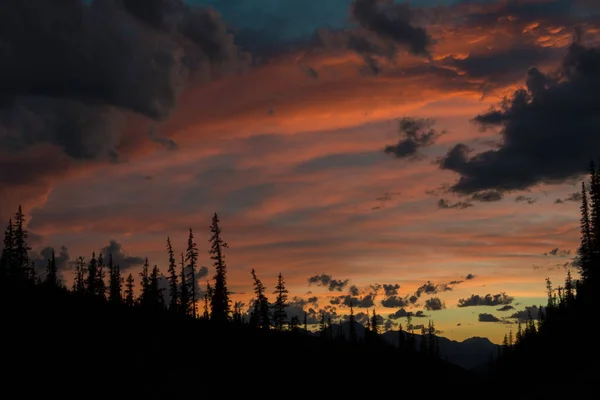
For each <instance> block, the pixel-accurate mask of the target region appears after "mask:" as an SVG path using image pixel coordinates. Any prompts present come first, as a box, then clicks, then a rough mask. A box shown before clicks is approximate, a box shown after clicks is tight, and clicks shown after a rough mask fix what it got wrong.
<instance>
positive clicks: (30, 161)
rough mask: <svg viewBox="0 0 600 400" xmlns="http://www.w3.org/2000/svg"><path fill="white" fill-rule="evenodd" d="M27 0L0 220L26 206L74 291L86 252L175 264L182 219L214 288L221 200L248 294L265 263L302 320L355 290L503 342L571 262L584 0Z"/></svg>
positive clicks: (381, 306)
mask: <svg viewBox="0 0 600 400" xmlns="http://www.w3.org/2000/svg"><path fill="white" fill-rule="evenodd" d="M22 3H23V2H8V4H3V5H0V26H2V29H1V30H0V65H1V67H0V87H3V88H6V89H5V90H3V92H2V93H1V94H0V166H1V168H0V218H1V219H2V221H8V218H9V217H10V216H12V215H13V214H14V212H15V211H16V208H17V206H18V205H19V204H21V205H22V206H23V208H24V211H25V214H26V217H27V223H28V226H27V228H28V230H29V233H30V243H31V246H32V258H33V259H34V260H38V261H39V262H38V263H37V264H36V265H38V266H40V268H42V267H43V265H44V263H45V261H44V260H45V259H46V258H47V257H48V254H49V248H50V247H54V248H55V249H57V254H59V261H60V263H59V264H60V266H61V276H62V278H63V280H64V281H65V283H66V284H67V285H70V283H71V280H72V273H73V261H74V260H75V259H76V258H77V257H79V256H84V257H86V259H89V258H90V257H91V255H92V252H96V253H100V252H102V253H104V254H108V253H112V254H113V257H114V258H115V260H117V261H118V262H119V264H120V265H121V269H122V272H124V273H126V274H128V273H130V272H131V273H132V274H133V275H134V276H136V277H137V273H138V272H139V271H140V267H141V263H142V262H143V260H144V258H145V257H148V259H149V262H150V264H151V265H154V264H156V265H158V266H159V268H160V269H161V271H162V272H164V273H166V267H167V260H168V258H167V254H166V239H167V237H170V238H171V240H172V241H173V245H174V247H175V251H176V252H177V253H180V252H183V251H185V247H186V244H187V235H188V232H189V229H190V228H191V229H192V231H193V233H194V236H195V240H196V243H197V244H198V247H199V249H200V264H201V265H202V266H203V268H201V269H200V272H201V273H200V279H199V285H200V287H201V288H202V289H203V288H204V287H205V284H206V281H207V280H209V281H210V280H211V279H212V276H213V275H214V268H213V266H212V264H211V261H210V259H209V255H208V249H209V243H208V238H209V234H210V232H209V225H210V222H211V217H212V215H213V213H215V212H216V213H218V215H219V217H220V220H221V227H222V231H223V238H224V239H225V241H226V242H228V243H229V248H228V249H227V251H226V257H227V258H226V261H227V268H228V285H229V289H230V290H231V291H232V298H233V300H234V301H236V302H243V303H244V307H245V309H247V308H248V305H249V299H250V298H251V297H252V295H253V292H252V291H253V288H252V278H251V274H250V271H251V270H252V269H255V270H256V273H257V275H258V277H259V278H260V279H261V281H262V282H263V283H264V284H265V286H266V287H267V291H269V292H272V291H273V290H274V287H275V283H276V280H277V274H278V273H281V274H282V275H283V277H284V279H285V283H286V286H287V288H288V290H289V296H290V300H292V303H293V304H292V306H290V307H289V309H288V311H289V314H290V315H294V314H301V313H303V312H304V311H307V312H308V313H309V314H308V315H309V317H310V321H311V322H317V321H318V320H319V319H320V317H319V315H320V312H321V311H324V312H326V313H327V314H328V315H331V316H332V320H333V321H334V322H337V321H340V320H344V318H347V315H348V312H349V307H348V304H350V303H352V304H353V305H354V307H355V313H356V314H357V315H358V317H359V319H360V320H362V319H364V316H365V313H369V314H370V313H372V312H373V310H375V312H376V313H377V315H379V316H381V319H380V321H381V323H382V325H384V326H385V329H397V324H398V323H402V324H403V326H404V327H406V323H407V319H406V315H411V316H413V319H412V322H413V324H415V325H417V324H421V323H424V324H425V325H427V322H428V321H429V320H432V321H433V322H434V323H435V326H436V328H437V329H438V330H439V331H440V335H441V336H445V337H447V338H450V339H453V340H464V339H466V338H469V337H472V336H483V337H488V338H489V339H490V340H492V341H493V342H495V343H500V342H501V341H502V338H503V336H504V335H505V334H506V333H508V331H509V330H511V329H512V330H513V332H514V331H516V323H517V322H518V321H519V318H520V317H521V318H522V317H523V316H524V315H526V312H527V311H526V310H527V308H528V307H535V306H538V305H544V304H545V303H546V287H545V279H546V277H549V278H550V279H551V280H552V282H554V283H555V284H556V285H560V284H561V282H562V281H564V277H565V274H566V270H567V269H568V268H573V266H572V263H573V260H574V256H575V254H576V249H577V244H578V237H579V225H578V224H579V222H578V220H579V216H578V207H579V201H580V195H579V191H580V185H581V181H582V179H584V178H583V174H585V172H586V170H587V168H588V164H589V161H590V160H591V159H598V157H599V154H597V151H596V150H595V149H597V148H598V147H599V146H600V136H598V132H600V119H599V117H598V116H599V115H600V52H599V51H598V50H597V48H596V46H598V44H599V42H600V5H599V4H598V3H597V2H595V1H593V0H519V1H492V0H488V1H475V0H473V1H466V0H464V1H418V0H412V1H410V4H409V2H407V1H396V2H393V1H383V0H381V1H377V0H356V1H350V0H321V1H318V2H317V1H314V2H306V1H304V0H302V1H300V0H254V1H252V2H248V1H242V0H198V1H191V0H190V1H186V2H183V1H181V0H151V1H148V2H144V8H140V4H142V3H140V2H136V1H133V0H104V1H94V0H91V1H82V0H68V1H61V2H47V1H45V0H32V1H30V2H27V4H22ZM50 3H54V4H50ZM573 272H574V273H575V274H576V269H574V270H573ZM271 297H273V298H274V295H271ZM199 306H200V307H202V304H200V305H199ZM532 310H534V311H535V308H532Z"/></svg>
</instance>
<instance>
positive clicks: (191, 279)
mask: <svg viewBox="0 0 600 400" xmlns="http://www.w3.org/2000/svg"><path fill="white" fill-rule="evenodd" d="M185 262H186V263H187V266H186V267H187V276H186V279H185V282H186V284H187V286H188V293H189V307H190V310H191V313H192V317H193V318H196V317H197V313H198V297H197V296H198V293H196V269H197V268H198V246H197V245H196V242H194V233H193V232H192V228H190V233H189V236H188V245H187V252H186V254H185Z"/></svg>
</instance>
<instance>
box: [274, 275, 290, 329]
mask: <svg viewBox="0 0 600 400" xmlns="http://www.w3.org/2000/svg"><path fill="white" fill-rule="evenodd" d="M273 294H275V295H276V297H275V303H274V304H273V325H274V326H275V329H277V330H278V331H282V330H283V327H284V325H285V322H286V320H287V313H286V311H285V309H286V307H287V306H288V304H287V298H288V290H287V289H286V287H285V282H284V280H283V276H282V275H281V272H280V273H279V275H277V285H276V286H275V291H274V292H273Z"/></svg>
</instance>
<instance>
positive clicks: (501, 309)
mask: <svg viewBox="0 0 600 400" xmlns="http://www.w3.org/2000/svg"><path fill="white" fill-rule="evenodd" d="M514 309H515V308H514V307H513V306H511V305H510V304H506V305H504V306H502V307H500V308H498V309H496V311H510V310H514Z"/></svg>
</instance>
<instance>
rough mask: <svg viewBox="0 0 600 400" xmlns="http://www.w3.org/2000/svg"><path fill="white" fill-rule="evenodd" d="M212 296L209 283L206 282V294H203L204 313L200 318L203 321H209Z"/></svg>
mask: <svg viewBox="0 0 600 400" xmlns="http://www.w3.org/2000/svg"><path fill="white" fill-rule="evenodd" d="M212 296H213V288H212V286H210V282H208V281H206V293H204V312H203V314H202V318H204V319H205V320H209V319H210V299H211V298H212Z"/></svg>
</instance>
